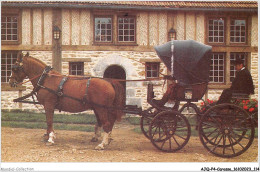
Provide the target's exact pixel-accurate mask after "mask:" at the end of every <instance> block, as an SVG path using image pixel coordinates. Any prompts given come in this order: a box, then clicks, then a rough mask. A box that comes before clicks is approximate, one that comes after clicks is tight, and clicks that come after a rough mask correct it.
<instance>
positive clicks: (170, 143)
mask: <svg viewBox="0 0 260 172" xmlns="http://www.w3.org/2000/svg"><path fill="white" fill-rule="evenodd" d="M169 145H170V150H172V140H171V137H170V138H169Z"/></svg>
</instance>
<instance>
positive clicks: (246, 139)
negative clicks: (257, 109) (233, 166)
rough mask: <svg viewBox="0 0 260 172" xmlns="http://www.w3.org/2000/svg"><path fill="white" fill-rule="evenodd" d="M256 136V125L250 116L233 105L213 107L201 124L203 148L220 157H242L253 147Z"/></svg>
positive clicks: (204, 116) (200, 134) (203, 117)
mask: <svg viewBox="0 0 260 172" xmlns="http://www.w3.org/2000/svg"><path fill="white" fill-rule="evenodd" d="M254 135H255V129H254V123H253V120H252V118H251V117H250V115H248V113H247V112H246V111H245V110H243V109H242V108H240V107H239V106H236V105H233V104H220V105H216V106H213V107H212V108H210V109H209V110H207V112H206V113H205V114H204V115H203V116H202V118H201V120H200V123H199V136H200V140H201V142H202V144H203V146H204V147H205V148H206V149H207V150H208V151H210V152H211V153H213V154H215V155H217V156H219V157H224V158H231V157H235V156H239V155H241V154H242V153H244V152H245V151H246V150H247V149H248V148H249V147H250V146H251V144H252V142H253V140H254Z"/></svg>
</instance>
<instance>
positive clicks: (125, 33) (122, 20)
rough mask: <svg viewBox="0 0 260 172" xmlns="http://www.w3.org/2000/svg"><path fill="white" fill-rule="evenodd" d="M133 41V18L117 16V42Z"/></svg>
mask: <svg viewBox="0 0 260 172" xmlns="http://www.w3.org/2000/svg"><path fill="white" fill-rule="evenodd" d="M134 41H135V18H133V17H119V18H118V42H134Z"/></svg>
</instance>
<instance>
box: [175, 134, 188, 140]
mask: <svg viewBox="0 0 260 172" xmlns="http://www.w3.org/2000/svg"><path fill="white" fill-rule="evenodd" d="M174 134H175V135H176V136H178V137H180V138H182V139H183V140H186V138H184V137H182V136H180V135H178V134H176V133H174ZM173 137H174V135H173Z"/></svg>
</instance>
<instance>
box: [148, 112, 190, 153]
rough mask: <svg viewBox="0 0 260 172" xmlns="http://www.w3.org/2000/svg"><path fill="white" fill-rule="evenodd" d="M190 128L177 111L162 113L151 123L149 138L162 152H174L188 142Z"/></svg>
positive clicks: (185, 119)
mask: <svg viewBox="0 0 260 172" xmlns="http://www.w3.org/2000/svg"><path fill="white" fill-rule="evenodd" d="M190 135H191V127H190V124H189V122H188V120H187V118H186V117H185V116H184V115H182V114H181V113H179V112H178V111H162V112H160V113H158V114H157V115H156V116H155V117H154V119H153V120H152V121H151V124H150V127H149V136H150V140H151V142H152V144H153V145H154V146H155V147H156V148H157V149H159V150H161V151H164V152H176V151H178V150H180V149H181V148H183V147H184V146H185V145H186V144H187V143H188V141H189V139H190Z"/></svg>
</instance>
